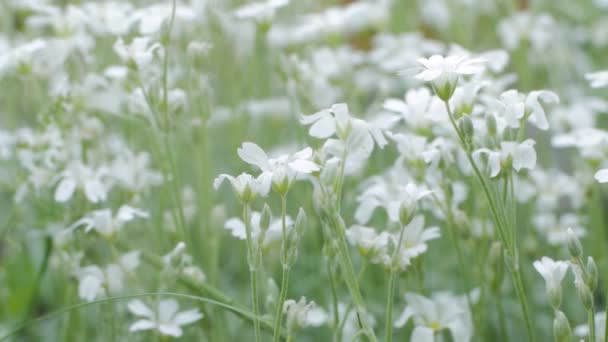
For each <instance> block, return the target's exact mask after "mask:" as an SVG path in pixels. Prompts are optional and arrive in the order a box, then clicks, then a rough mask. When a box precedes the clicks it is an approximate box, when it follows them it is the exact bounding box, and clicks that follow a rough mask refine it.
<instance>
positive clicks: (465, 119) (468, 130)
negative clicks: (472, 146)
mask: <svg viewBox="0 0 608 342" xmlns="http://www.w3.org/2000/svg"><path fill="white" fill-rule="evenodd" d="M459 126H460V131H461V132H462V134H463V135H464V137H465V139H471V140H472V139H473V135H474V134H475V128H474V127H473V120H471V117H470V116H468V115H463V116H462V118H460V122H459Z"/></svg>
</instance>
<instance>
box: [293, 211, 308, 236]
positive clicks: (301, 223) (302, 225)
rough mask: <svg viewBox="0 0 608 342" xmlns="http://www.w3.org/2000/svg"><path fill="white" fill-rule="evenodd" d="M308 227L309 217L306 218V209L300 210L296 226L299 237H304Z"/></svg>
mask: <svg viewBox="0 0 608 342" xmlns="http://www.w3.org/2000/svg"><path fill="white" fill-rule="evenodd" d="M307 225H308V217H307V216H306V212H305V211H304V209H302V208H300V211H298V216H297V217H296V223H295V225H294V228H295V232H296V234H297V235H298V236H302V234H304V230H305V229H306V226H307Z"/></svg>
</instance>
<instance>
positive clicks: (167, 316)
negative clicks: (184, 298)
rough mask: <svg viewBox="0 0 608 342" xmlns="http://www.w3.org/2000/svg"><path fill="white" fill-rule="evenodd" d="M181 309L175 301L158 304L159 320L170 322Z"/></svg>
mask: <svg viewBox="0 0 608 342" xmlns="http://www.w3.org/2000/svg"><path fill="white" fill-rule="evenodd" d="M178 309H179V304H178V303H177V301H176V300H175V299H165V300H161V301H160V302H159V303H158V318H159V320H160V321H161V322H169V321H171V319H172V318H173V315H175V313H176V312H177V310H178Z"/></svg>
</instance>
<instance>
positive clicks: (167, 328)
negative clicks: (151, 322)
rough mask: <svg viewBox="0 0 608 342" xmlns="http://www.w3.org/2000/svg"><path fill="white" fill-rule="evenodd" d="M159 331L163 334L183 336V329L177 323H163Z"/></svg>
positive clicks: (159, 326)
mask: <svg viewBox="0 0 608 342" xmlns="http://www.w3.org/2000/svg"><path fill="white" fill-rule="evenodd" d="M158 331H160V333H161V334H163V335H169V336H173V337H180V336H182V329H181V328H180V327H179V325H177V324H172V323H161V324H159V325H158Z"/></svg>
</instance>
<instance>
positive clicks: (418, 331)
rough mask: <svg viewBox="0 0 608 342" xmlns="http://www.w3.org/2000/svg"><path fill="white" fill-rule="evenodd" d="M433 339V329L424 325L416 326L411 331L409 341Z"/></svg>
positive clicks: (428, 341)
mask: <svg viewBox="0 0 608 342" xmlns="http://www.w3.org/2000/svg"><path fill="white" fill-rule="evenodd" d="M434 340H435V332H434V331H433V329H431V328H429V327H425V326H417V327H416V328H414V331H413V332H412V337H411V338H410V341H412V342H433V341H434Z"/></svg>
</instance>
